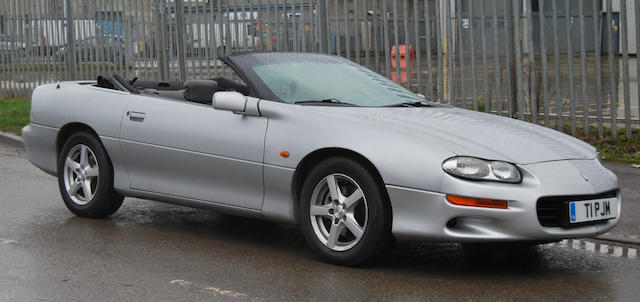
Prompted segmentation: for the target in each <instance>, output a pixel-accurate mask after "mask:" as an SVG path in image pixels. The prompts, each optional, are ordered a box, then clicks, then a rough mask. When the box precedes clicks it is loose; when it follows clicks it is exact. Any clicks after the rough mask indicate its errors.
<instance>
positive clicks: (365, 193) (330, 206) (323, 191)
mask: <svg viewBox="0 0 640 302" xmlns="http://www.w3.org/2000/svg"><path fill="white" fill-rule="evenodd" d="M299 221H300V223H301V226H302V230H303V233H304V235H305V239H306V241H307V243H308V244H309V246H310V247H311V249H312V250H313V251H314V252H315V253H316V254H317V255H318V256H320V257H321V258H323V259H324V260H325V261H328V262H331V263H335V264H340V265H350V266H355V265H361V264H364V263H366V262H368V261H370V260H372V259H374V258H375V257H376V256H378V255H380V254H382V253H383V252H385V251H386V250H387V249H388V248H389V246H390V242H391V241H392V240H393V239H392V236H391V218H390V208H389V206H388V202H387V198H386V194H385V193H384V191H383V190H382V187H381V186H380V185H379V184H378V183H377V181H376V180H375V178H374V177H373V176H372V175H371V173H370V172H369V171H368V170H367V169H366V168H365V167H363V166H362V165H361V164H359V163H358V162H356V161H354V160H351V159H347V158H341V157H336V158H330V159H327V160H325V161H323V162H321V163H320V164H318V165H317V166H316V167H315V168H314V169H313V170H312V171H311V172H310V173H309V176H308V177H307V179H306V180H305V182H304V185H303V188H302V192H301V194H300V207H299Z"/></svg>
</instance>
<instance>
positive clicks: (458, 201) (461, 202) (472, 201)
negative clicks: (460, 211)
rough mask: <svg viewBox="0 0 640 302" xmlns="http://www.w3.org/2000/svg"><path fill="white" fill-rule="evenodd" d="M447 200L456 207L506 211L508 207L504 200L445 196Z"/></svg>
mask: <svg viewBox="0 0 640 302" xmlns="http://www.w3.org/2000/svg"><path fill="white" fill-rule="evenodd" d="M447 200H448V201H449V202H450V203H452V204H455V205H458V206H468V207H480V208H492V209H506V208H508V207H509V205H508V203H507V201H506V200H495V199H484V198H474V197H464V196H456V195H447Z"/></svg>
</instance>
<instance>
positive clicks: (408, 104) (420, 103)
mask: <svg viewBox="0 0 640 302" xmlns="http://www.w3.org/2000/svg"><path fill="white" fill-rule="evenodd" d="M432 106H433V104H431V103H429V102H425V101H416V102H402V103H396V104H391V105H386V106H385V107H432Z"/></svg>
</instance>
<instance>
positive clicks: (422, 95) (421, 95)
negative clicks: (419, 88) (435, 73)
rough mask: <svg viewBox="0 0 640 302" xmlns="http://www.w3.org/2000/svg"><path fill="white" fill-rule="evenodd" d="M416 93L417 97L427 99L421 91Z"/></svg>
mask: <svg viewBox="0 0 640 302" xmlns="http://www.w3.org/2000/svg"><path fill="white" fill-rule="evenodd" d="M417 95H418V96H419V97H421V98H423V99H425V100H426V99H427V97H426V96H424V94H422V93H418V94H417Z"/></svg>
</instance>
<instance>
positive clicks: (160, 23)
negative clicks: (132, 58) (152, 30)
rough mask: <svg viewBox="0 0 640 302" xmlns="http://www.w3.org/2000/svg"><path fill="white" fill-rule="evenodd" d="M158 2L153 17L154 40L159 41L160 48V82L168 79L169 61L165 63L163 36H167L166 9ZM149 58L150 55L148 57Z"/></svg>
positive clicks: (165, 51)
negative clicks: (154, 26)
mask: <svg viewBox="0 0 640 302" xmlns="http://www.w3.org/2000/svg"><path fill="white" fill-rule="evenodd" d="M160 1H161V0H157V1H155V9H156V13H155V17H156V39H158V38H159V39H160V41H159V42H160V47H159V49H158V54H157V55H158V69H160V80H161V81H166V80H168V79H169V77H168V73H169V61H167V46H166V45H167V39H165V35H166V34H167V30H166V27H165V26H166V24H167V20H166V14H165V9H166V2H164V3H163V4H165V6H164V7H162V8H161V7H160ZM150 57H151V55H150Z"/></svg>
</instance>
